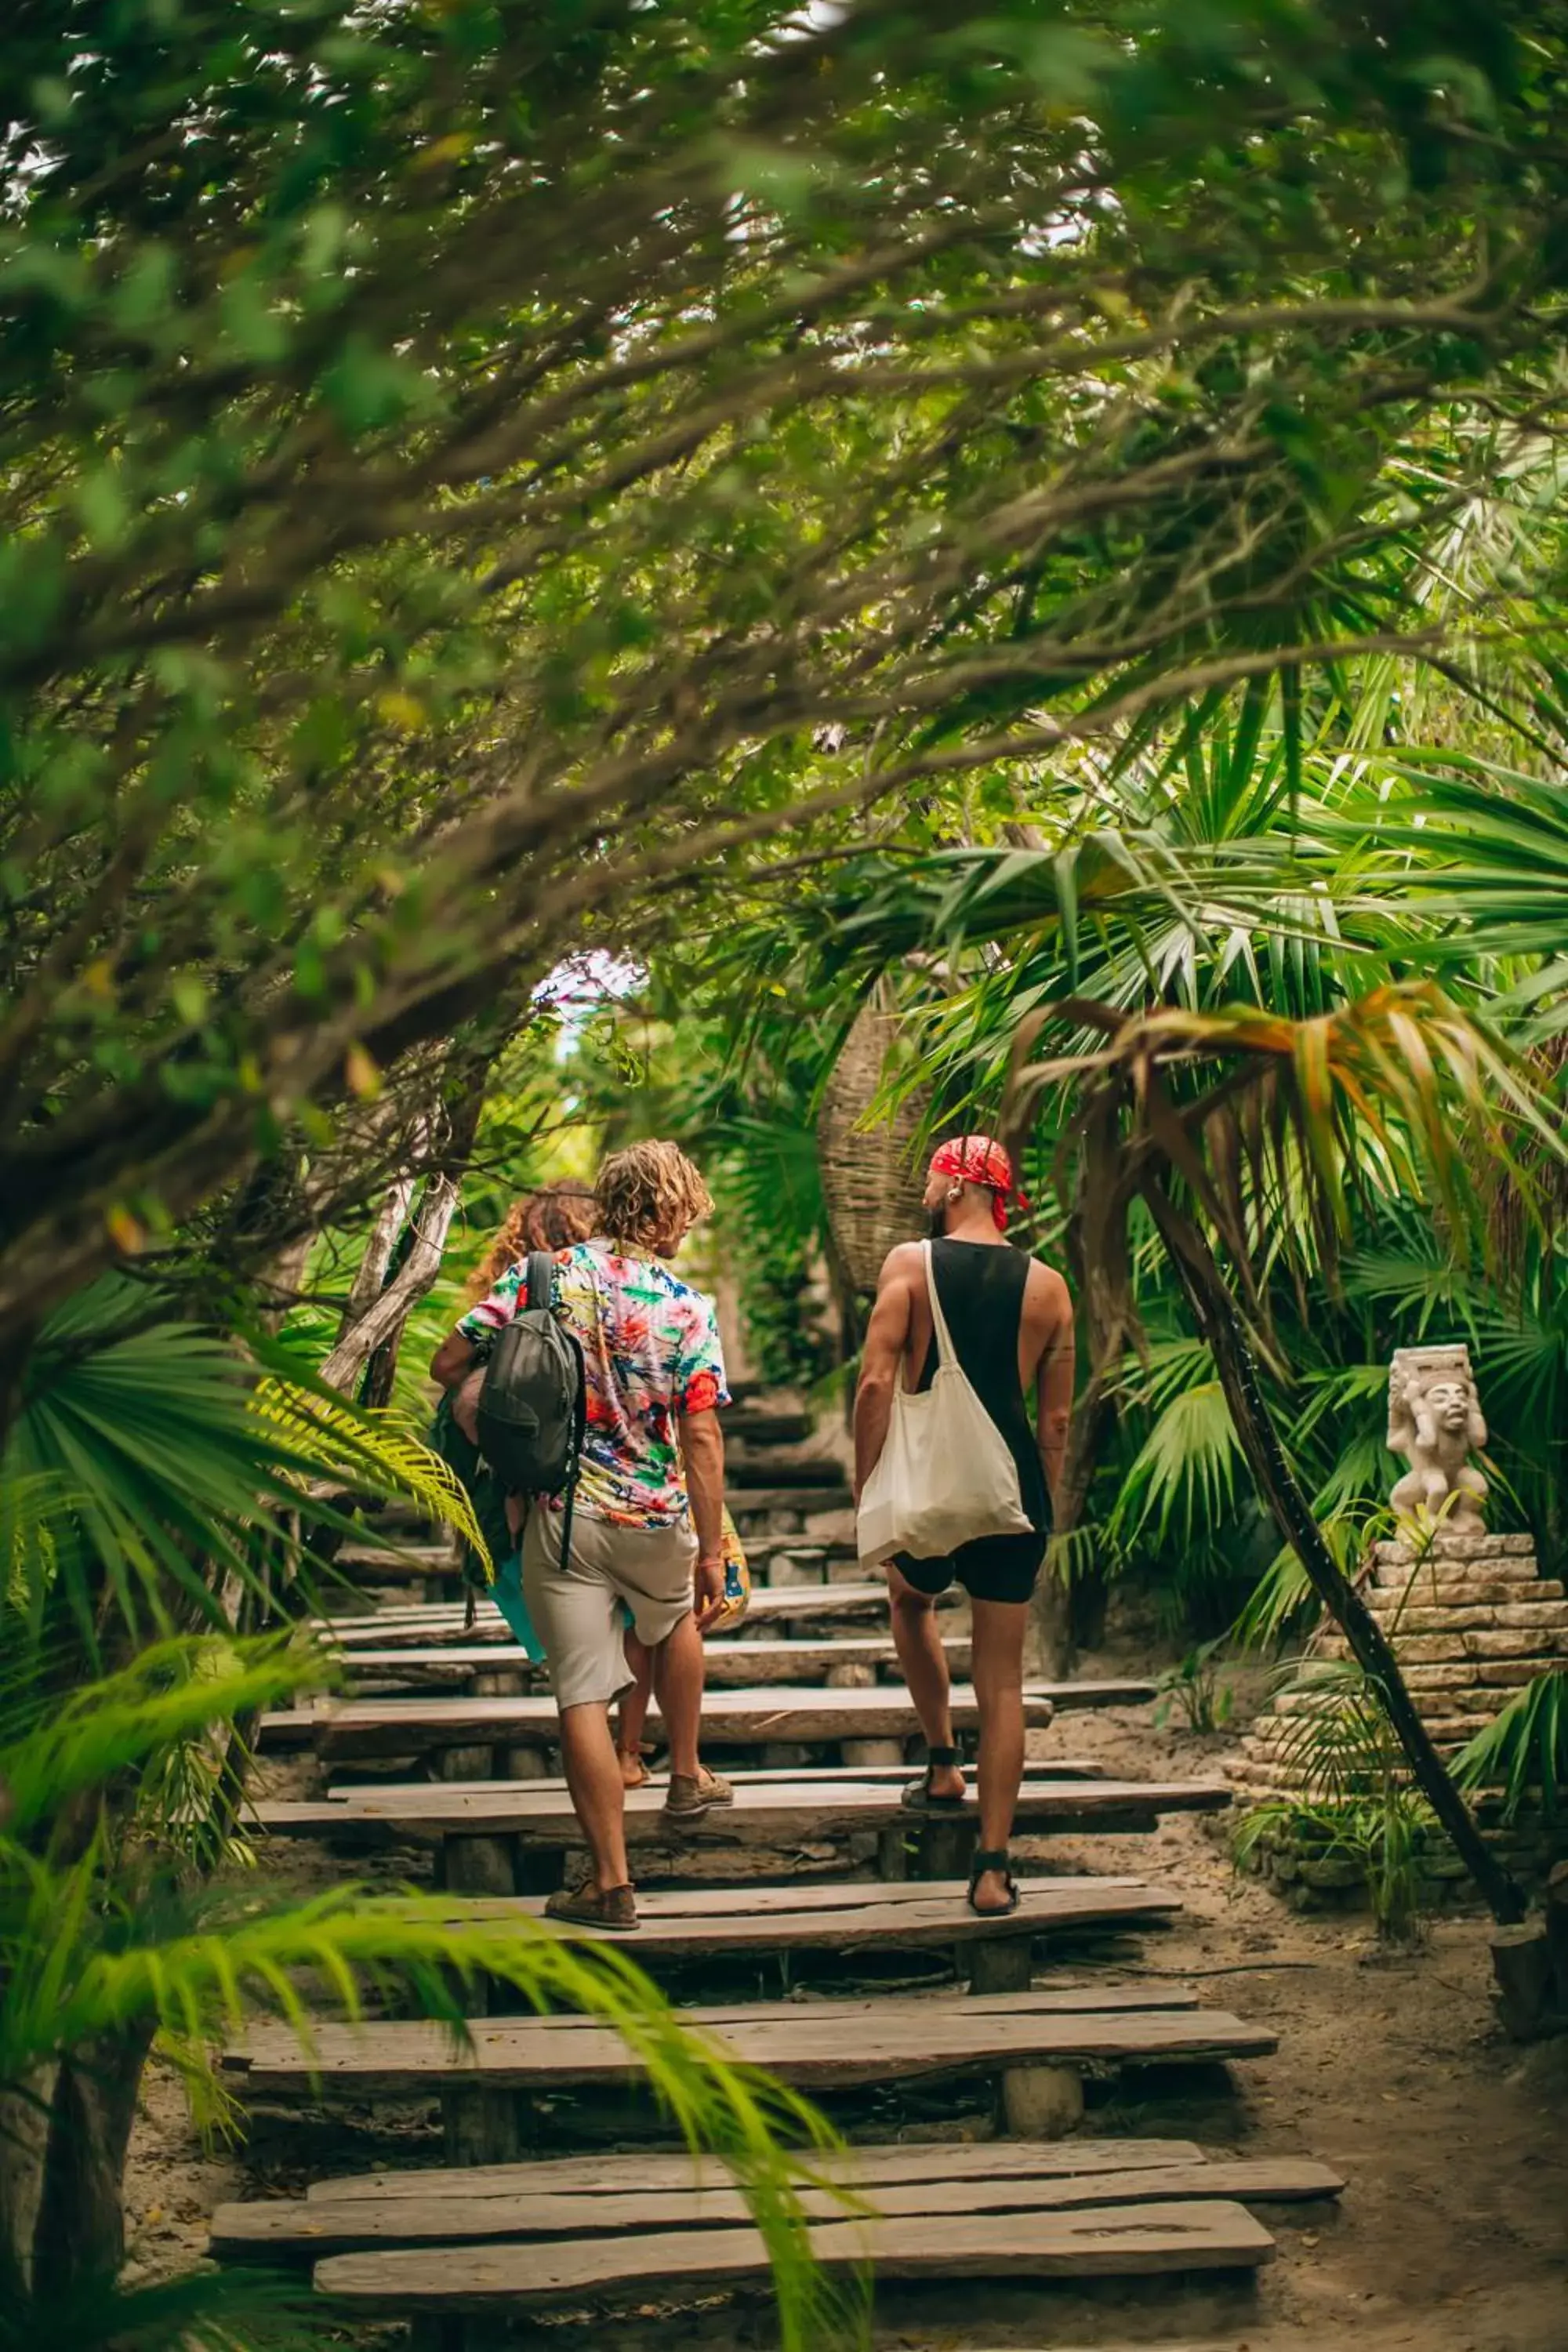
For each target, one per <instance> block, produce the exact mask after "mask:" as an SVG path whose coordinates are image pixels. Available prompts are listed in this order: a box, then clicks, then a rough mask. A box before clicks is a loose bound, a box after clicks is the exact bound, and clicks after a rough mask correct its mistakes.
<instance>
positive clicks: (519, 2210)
mask: <svg viewBox="0 0 1568 2352" xmlns="http://www.w3.org/2000/svg"><path fill="white" fill-rule="evenodd" d="M527 2169H529V2168H526V2167H523V2166H518V2167H515V2168H513V2181H514V2185H513V2187H512V2189H511V2192H510V2194H507V2195H500V2194H498V2193H496V2192H495V2191H493V2190H492V2191H491V2192H490V2193H489V2195H486V2196H482V2197H477V2198H476V2197H475V2196H474V2195H473V2194H472V2193H471V2192H469V2191H468V2190H466V2189H463V2188H461V2187H454V2188H448V2189H447V2190H446V2191H445V2193H442V2192H440V2191H437V2190H428V2189H427V2190H426V2193H425V2195H424V2196H422V2197H418V2196H400V2197H384V2198H380V2199H376V2198H368V2197H357V2198H353V2199H350V2200H346V2201H345V2202H343V2203H342V2204H334V2203H332V2202H331V2201H330V2200H326V2199H323V2198H319V2197H317V2198H303V2197H301V2198H290V2199H288V2200H281V2199H279V2200H275V2201H273V2202H271V2203H257V2204H248V2205H220V2206H219V2207H218V2209H217V2211H216V2213H215V2214H214V2216H213V2219H212V2230H211V2238H210V2241H209V2250H210V2252H212V2253H213V2254H214V2255H216V2257H217V2258H218V2259H219V2260H224V2259H227V2260H228V2261H231V2262H233V2261H240V2262H245V2261H250V2260H254V2259H255V2258H256V2257H257V2256H258V2255H260V2256H262V2257H263V2258H265V2259H268V2260H270V2261H273V2262H277V2261H279V2260H284V2261H287V2260H289V2259H292V2260H294V2261H300V2260H310V2259H311V2258H312V2257H320V2256H321V2255H326V2254H333V2253H350V2252H358V2251H359V2250H361V2249H362V2248H367V2247H372V2246H384V2245H404V2246H406V2245H424V2246H452V2245H464V2244H475V2243H478V2242H482V2241H484V2240H487V2239H505V2240H509V2241H516V2240H521V2239H524V2238H570V2237H582V2236H589V2235H593V2234H595V2233H596V2232H598V2231H616V2233H629V2232H636V2231H655V2230H658V2231H662V2230H673V2229H689V2230H704V2229H707V2230H711V2229H721V2228H726V2227H734V2226H736V2225H737V2224H743V2223H745V2222H746V2221H748V2220H749V2219H750V2215H749V2213H748V2211H747V2207H746V2200H745V2198H744V2196H743V2195H742V2192H741V2190H740V2189H737V2188H736V2187H735V2186H734V2184H733V2183H732V2182H729V2181H726V2182H724V2183H723V2184H722V2185H719V2184H715V2185H712V2186H702V2187H699V2186H698V2185H697V2184H696V2183H695V2182H694V2181H693V2180H692V2179H691V2176H690V2171H689V2168H688V2172H687V2177H686V2179H684V2180H681V2181H678V2182H671V2183H669V2184H668V2186H666V2187H663V2188H655V2187H654V2186H652V2185H651V2184H650V2183H647V2182H646V2181H642V2182H637V2183H636V2184H635V2185H633V2184H632V2183H630V2182H627V2183H626V2184H625V2185H624V2186H622V2187H621V2188H620V2189H611V2190H608V2191H606V2190H605V2189H599V2190H596V2191H590V2192H584V2191H582V2190H577V2191H572V2190H557V2191H555V2192H554V2193H553V2194H552V2193H550V2192H549V2191H541V2190H538V2189H533V2190H531V2191H530V2190H528V2189H525V2188H524V2187H523V2186H522V2185H521V2183H519V2182H517V2180H516V2175H517V2174H518V2173H521V2172H523V2171H525V2170H527ZM834 2169H835V2177H836V2178H837V2179H842V2180H844V2181H845V2182H847V2183H850V2182H852V2183H854V2184H855V2185H856V2187H857V2188H858V2189H860V2190H861V2193H862V2194H866V2195H868V2196H870V2197H871V2199H872V2200H873V2201H874V2203H875V2205H876V2208H877V2210H878V2211H879V2213H880V2214H883V2215H885V2216H887V2217H888V2218H889V2219H901V2218H905V2217H909V2216H913V2215H917V2214H932V2215H946V2214H959V2213H973V2214H980V2213H1028V2212H1071V2211H1073V2210H1078V2209H1079V2208H1081V2207H1084V2206H1089V2205H1132V2204H1141V2205H1146V2204H1163V2203H1164V2202H1166V2201H1167V2200H1170V2201H1176V2200H1180V2201H1182V2202H1185V2201H1187V2200H1192V2199H1199V2198H1206V2199H1213V2198H1235V2199H1237V2200H1243V2199H1245V2200H1247V2201H1248V2202H1258V2203H1268V2204H1298V2203H1300V2202H1302V2201H1304V2200H1308V2199H1315V2198H1323V2197H1336V2196H1338V2195H1339V2194H1340V2192H1341V2190H1342V2189H1343V2187H1344V2181H1343V2179H1342V2177H1341V2175H1340V2174H1338V2173H1336V2172H1334V2171H1332V2170H1331V2168H1329V2166H1327V2165H1326V2164H1319V2163H1318V2162H1317V2161H1316V2160H1315V2159H1314V2158H1310V2157H1259V2158H1234V2157H1230V2158H1227V2157H1221V2158H1216V2159H1215V2161H1213V2162H1212V2163H1211V2162H1209V2161H1208V2160H1207V2159H1205V2158H1203V2157H1194V2158H1186V2159H1180V2158H1178V2159H1176V2160H1174V2161H1171V2162H1166V2163H1150V2162H1147V2161H1146V2162H1144V2163H1142V2164H1138V2163H1131V2164H1129V2163H1121V2162H1116V2161H1114V2160H1113V2161H1111V2162H1110V2163H1108V2164H1106V2165H1105V2166H1104V2167H1103V2168H1099V2169H1096V2168H1093V2167H1091V2166H1089V2165H1085V2164H1083V2163H1082V2162H1081V2161H1080V2162H1079V2163H1076V2164H1071V2165H1064V2166H1058V2167H1055V2168H1053V2167H1051V2166H1050V2164H1049V2162H1048V2159H1047V2160H1045V2161H1042V2160H1041V2159H1040V2158H1038V2157H1037V2158H1036V2162H1035V2164H1034V2166H1033V2167H1032V2168H1030V2169H1029V2170H1027V2171H1026V2170H1023V2169H1022V2168H1019V2169H1015V2170H1009V2171H1005V2172H998V2171H995V2170H994V2169H987V2170H984V2171H981V2170H971V2171H969V2172H968V2173H966V2174H964V2175H962V2176H960V2175H955V2174H952V2173H949V2174H948V2175H947V2176H946V2177H945V2178H944V2177H942V2175H940V2174H938V2173H936V2172H935V2171H934V2170H932V2169H928V2170H927V2171H926V2172H925V2173H924V2174H923V2175H922V2176H921V2177H920V2178H918V2179H906V2180H884V2181H881V2182H879V2183H878V2184H877V2185H876V2186H875V2187H870V2186H868V2185H863V2184H862V2183H861V2182H860V2181H859V2180H858V2179H857V2174H856V2168H855V2167H854V2166H853V2164H850V2165H846V2166H841V2167H837V2168H834ZM801 2203H802V2206H803V2208H804V2210H805V2213H806V2216H807V2218H808V2219H810V2220H812V2221H835V2220H841V2219H842V2218H843V2212H844V2208H843V2205H842V2203H841V2202H840V2201H839V2200H837V2198H836V2197H835V2196H834V2194H833V2192H832V2190H831V2189H803V2190H802V2191H801Z"/></svg>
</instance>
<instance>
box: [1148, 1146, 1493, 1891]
mask: <svg viewBox="0 0 1568 2352" xmlns="http://www.w3.org/2000/svg"><path fill="white" fill-rule="evenodd" d="M1140 1189H1141V1191H1142V1195H1143V1198H1144V1200H1145V1201H1146V1202H1148V1204H1149V1210H1150V1213H1151V1214H1152V1217H1153V1219H1154V1223H1155V1224H1156V1226H1157V1227H1158V1228H1159V1232H1160V1236H1161V1239H1162V1240H1163V1242H1164V1244H1165V1246H1166V1248H1167V1249H1168V1251H1169V1252H1170V1255H1171V1258H1172V1262H1173V1265H1175V1268H1176V1271H1177V1274H1178V1276H1180V1279H1181V1283H1182V1286H1183V1289H1184V1291H1185V1293H1186V1296H1187V1300H1188V1304H1189V1305H1190V1306H1191V1307H1192V1310H1193V1315H1194V1319H1195V1321H1196V1323H1197V1326H1198V1329H1199V1331H1200V1332H1201V1333H1202V1335H1203V1337H1204V1338H1205V1339H1206V1340H1207V1341H1208V1344H1209V1346H1210V1348H1211V1349H1212V1350H1213V1353H1214V1360H1215V1369H1216V1370H1217V1371H1218V1373H1219V1380H1220V1386H1221V1388H1222V1389H1223V1390H1224V1391H1225V1399H1226V1404H1227V1405H1228V1407H1229V1409H1230V1417H1231V1420H1232V1422H1233V1423H1234V1424H1235V1427H1236V1433H1237V1439H1238V1440H1239V1442H1240V1444H1241V1449H1242V1451H1243V1453H1244V1454H1246V1456H1247V1464H1248V1466H1249V1467H1250V1469H1251V1471H1252V1475H1253V1477H1254V1479H1255V1480H1256V1481H1257V1484H1258V1492H1259V1494H1261V1496H1263V1498H1264V1500H1265V1502H1266V1503H1267V1504H1268V1507H1269V1509H1270V1510H1271V1511H1272V1512H1273V1514H1274V1517H1275V1521H1276V1523H1277V1525H1278V1526H1279V1531H1280V1533H1281V1535H1282V1536H1283V1537H1284V1538H1285V1540H1286V1541H1287V1543H1289V1545H1290V1546H1291V1547H1292V1548H1293V1549H1294V1551H1295V1553H1296V1556H1297V1558H1298V1559H1300V1563H1301V1565H1302V1567H1303V1568H1304V1569H1305V1570H1306V1571H1307V1574H1308V1577H1309V1578H1310V1580H1311V1584H1312V1589H1313V1591H1315V1592H1316V1593H1317V1595H1318V1597H1319V1599H1320V1600H1321V1602H1322V1604H1323V1606H1324V1608H1325V1609H1326V1610H1327V1611H1328V1612H1329V1614H1330V1616H1331V1618H1332V1619H1333V1621H1334V1622H1335V1624H1336V1625H1338V1626H1339V1628H1340V1630H1341V1632H1342V1633H1343V1635H1344V1637H1345V1640H1346V1641H1347V1642H1348V1643H1349V1644H1350V1648H1351V1654H1352V1656H1353V1657H1354V1659H1355V1660H1356V1663H1357V1664H1358V1665H1359V1666H1360V1667H1361V1668H1362V1671H1363V1673H1364V1674H1365V1675H1367V1677H1368V1679H1369V1680H1370V1681H1371V1682H1373V1683H1374V1684H1375V1685H1377V1688H1378V1690H1379V1692H1380V1694H1381V1695H1382V1698H1383V1704H1384V1707H1385V1708H1386V1710H1387V1714H1388V1719H1389V1721H1390V1723H1392V1725H1393V1726H1394V1734H1395V1737H1396V1738H1398V1741H1399V1744H1400V1746H1401V1748H1403V1749H1404V1750H1405V1760H1406V1761H1407V1762H1408V1764H1409V1766H1410V1770H1411V1774H1412V1776H1413V1778H1414V1779H1415V1784H1416V1786H1417V1788H1418V1789H1419V1790H1421V1793H1422V1795H1423V1796H1424V1797H1425V1798H1426V1801H1427V1803H1428V1804H1429V1805H1430V1806H1431V1808H1432V1811H1434V1813H1435V1814H1436V1817H1437V1819H1438V1821H1439V1822H1441V1824H1442V1826H1443V1828H1444V1829H1445V1830H1446V1831H1447V1834H1448V1836H1449V1838H1450V1839H1451V1840H1452V1842H1453V1846H1454V1850H1455V1852H1456V1853H1458V1856H1459V1859H1460V1861H1461V1862H1462V1863H1463V1864H1464V1865H1465V1867H1466V1869H1467V1870H1468V1872H1469V1874H1470V1876H1471V1877H1472V1878H1473V1879H1474V1881H1475V1883H1476V1885H1477V1886H1478V1887H1479V1889H1480V1892H1481V1895H1482V1896H1483V1897H1484V1899H1485V1901H1486V1904H1487V1907H1488V1909H1489V1911H1490V1912H1491V1915H1492V1916H1493V1918H1494V1919H1496V1920H1497V1921H1498V1923H1499V1924H1500V1926H1502V1927H1512V1926H1514V1925H1516V1924H1517V1922H1518V1921H1520V1920H1521V1919H1522V1918H1523V1917H1524V1915H1525V1911H1526V1908H1527V1906H1526V1903H1525V1898H1524V1895H1523V1893H1522V1891H1521V1888H1520V1887H1519V1885H1517V1884H1516V1883H1515V1881H1514V1880H1513V1879H1512V1878H1511V1877H1510V1875H1509V1873H1508V1872H1507V1871H1506V1870H1505V1869H1504V1868H1503V1866H1502V1864H1500V1862H1499V1861H1498V1859H1497V1856H1496V1855H1495V1854H1494V1853H1493V1852H1492V1850H1491V1848H1490V1847H1489V1845H1488V1843H1487V1842H1486V1840H1485V1839H1484V1838H1483V1837H1482V1835H1481V1833H1480V1831H1479V1828H1478V1827H1477V1825H1476V1822H1475V1819H1474V1817H1473V1815H1472V1814H1471V1812H1470V1811H1469V1808H1468V1806H1467V1804H1466V1803H1465V1801H1464V1799H1463V1798H1462V1797H1461V1796H1460V1794H1459V1792H1458V1789H1457V1788H1456V1787H1455V1786H1454V1783H1453V1780H1451V1779H1450V1777H1449V1775H1448V1771H1447V1767H1446V1765H1445V1764H1444V1762H1443V1759H1442V1758H1441V1757H1440V1756H1439V1755H1438V1753H1437V1750H1436V1748H1435V1747H1434V1746H1433V1745H1432V1740H1431V1736H1430V1734H1429V1733H1428V1731H1427V1729H1426V1725H1425V1724H1424V1723H1423V1722H1422V1720H1421V1717H1420V1716H1419V1715H1418V1714H1417V1712H1416V1709H1415V1701H1414V1700H1413V1699H1412V1698H1411V1696H1410V1693H1409V1691H1408V1690H1407V1689H1406V1688H1405V1677H1404V1675H1402V1674H1401V1673H1400V1671H1399V1662H1398V1660H1397V1659H1396V1658H1395V1656H1394V1652H1393V1650H1392V1648H1391V1647H1390V1645H1389V1642H1388V1639H1387V1636H1386V1635H1385V1634H1384V1631H1383V1629H1382V1627H1381V1626H1380V1625H1379V1624H1378V1622H1377V1621H1376V1619H1375V1618H1374V1617H1373V1614H1372V1612H1371V1611H1370V1610H1369V1609H1368V1608H1367V1606H1366V1603H1365V1602H1364V1601H1363V1599H1362V1597H1361V1595H1360V1593H1358V1592H1357V1591H1356V1590H1355V1587H1354V1586H1353V1585H1352V1583H1351V1582H1350V1581H1349V1580H1348V1579H1347V1578H1346V1577H1345V1576H1344V1575H1343V1574H1342V1572H1341V1570H1340V1567H1339V1563H1338V1562H1337V1561H1336V1559H1334V1556H1333V1554H1332V1553H1331V1551H1330V1549H1329V1548H1328V1545H1327V1544H1326V1543H1325V1542H1324V1541H1323V1538H1322V1532H1321V1529H1320V1528H1319V1526H1318V1523H1317V1520H1316V1519H1315V1518H1314V1517H1313V1516H1312V1507H1311V1504H1310V1501H1309V1499H1308V1497H1307V1496H1306V1495H1305V1494H1304V1493H1303V1492H1302V1489H1301V1486H1300V1483H1299V1482H1298V1480H1297V1479H1296V1477H1295V1475H1294V1474H1293V1473H1292V1471H1291V1469H1290V1465H1289V1463H1288V1462H1287V1460H1286V1458H1285V1449H1284V1447H1283V1446H1282V1445H1281V1444H1280V1443H1279V1431H1278V1430H1277V1429H1276V1428H1275V1426H1274V1420H1273V1416H1272V1415H1271V1413H1270V1412H1269V1410H1268V1404H1267V1402H1265V1399H1264V1396H1263V1391H1262V1390H1261V1388H1260V1387H1259V1385H1258V1366H1257V1363H1256V1361H1255V1360H1254V1358H1253V1353H1252V1349H1251V1348H1250V1346H1249V1345H1248V1342H1247V1333H1246V1329H1245V1327H1244V1325H1243V1323H1242V1319H1241V1316H1240V1314H1239V1312H1238V1310H1237V1305H1236V1301H1235V1299H1234V1298H1233V1297H1231V1294H1230V1290H1229V1287H1228V1286H1227V1284H1226V1279H1225V1276H1223V1274H1222V1273H1221V1272H1220V1269H1219V1266H1218V1265H1217V1263H1216V1262H1215V1256H1214V1253H1213V1251H1212V1250H1211V1249H1210V1248H1209V1245H1208V1243H1207V1242H1206V1241H1205V1238H1204V1236H1203V1234H1202V1233H1201V1232H1200V1231H1199V1230H1198V1228H1197V1226H1196V1225H1195V1224H1194V1223H1193V1221H1192V1220H1191V1219H1190V1218H1188V1217H1185V1216H1184V1215H1183V1214H1182V1213H1181V1211H1180V1210H1179V1209H1178V1208H1177V1207H1176V1205H1175V1203H1174V1202H1173V1201H1172V1199H1171V1196H1170V1194H1169V1193H1168V1192H1166V1190H1165V1188H1164V1186H1163V1184H1162V1183H1161V1181H1160V1180H1159V1178H1158V1176H1157V1175H1155V1174H1153V1173H1151V1174H1149V1175H1147V1176H1146V1177H1145V1178H1144V1180H1143V1181H1142V1185H1141V1187H1140Z"/></svg>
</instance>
